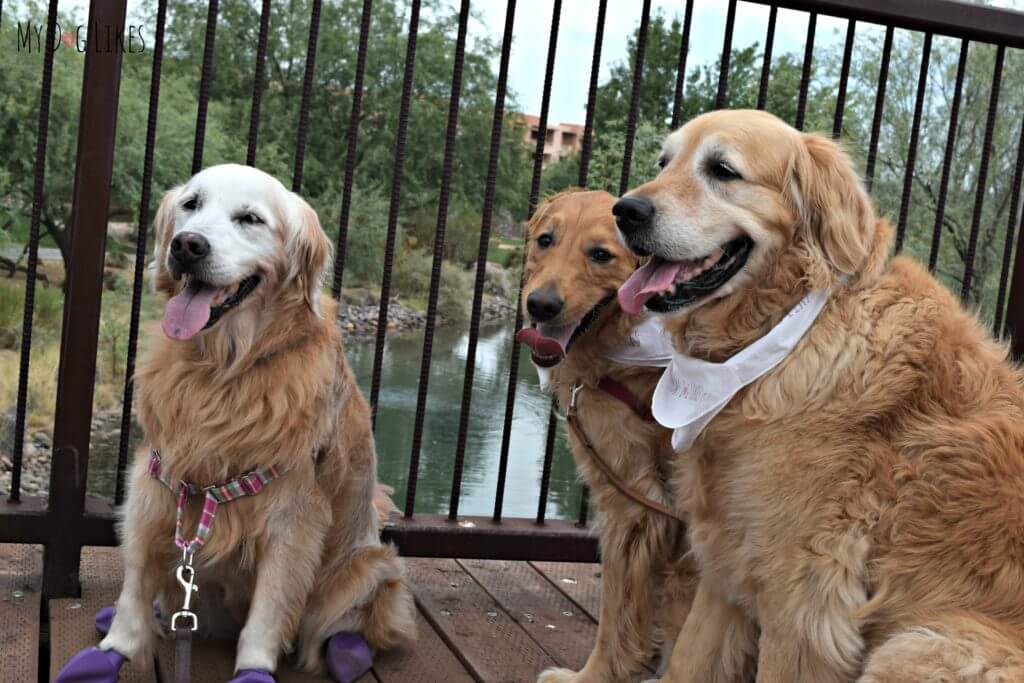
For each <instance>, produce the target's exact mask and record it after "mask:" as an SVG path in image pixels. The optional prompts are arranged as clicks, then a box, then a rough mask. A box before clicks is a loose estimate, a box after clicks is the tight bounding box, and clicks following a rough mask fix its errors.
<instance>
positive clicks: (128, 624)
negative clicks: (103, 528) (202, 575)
mask: <svg viewBox="0 0 1024 683" xmlns="http://www.w3.org/2000/svg"><path fill="white" fill-rule="evenodd" d="M138 469H139V468H138V467H137V468H136V470H138ZM160 486H161V485H160V484H157V483H154V482H153V481H152V480H150V479H149V475H148V474H146V473H145V471H144V468H143V471H142V473H141V475H139V474H138V473H137V474H136V476H135V477H134V481H133V482H132V486H131V489H130V490H129V492H128V500H127V502H126V503H125V508H124V513H123V514H124V519H123V522H122V524H123V526H122V531H121V535H122V539H121V556H122V558H123V561H124V583H123V585H122V587H121V595H120V596H119V597H118V598H117V605H116V608H115V612H114V620H113V623H111V625H110V631H109V632H108V633H107V636H106V637H105V638H104V639H103V640H102V641H101V642H100V645H99V647H100V649H101V650H116V651H117V652H120V653H121V654H122V655H124V656H125V657H127V658H128V659H135V658H136V657H140V656H141V657H148V656H149V654H150V652H151V651H152V646H153V640H154V636H155V635H156V634H157V633H159V631H160V626H159V624H158V623H157V621H156V618H155V617H154V616H153V599H154V598H155V597H156V591H157V586H158V584H159V581H160V576H161V566H160V559H159V557H160V555H159V553H158V552H157V551H156V547H155V546H154V544H159V543H172V542H173V536H172V534H173V528H174V527H173V519H174V511H173V508H172V507H171V506H170V504H169V501H170V499H171V496H170V495H169V494H168V493H167V491H166V490H163V489H161V488H159V487H160Z"/></svg>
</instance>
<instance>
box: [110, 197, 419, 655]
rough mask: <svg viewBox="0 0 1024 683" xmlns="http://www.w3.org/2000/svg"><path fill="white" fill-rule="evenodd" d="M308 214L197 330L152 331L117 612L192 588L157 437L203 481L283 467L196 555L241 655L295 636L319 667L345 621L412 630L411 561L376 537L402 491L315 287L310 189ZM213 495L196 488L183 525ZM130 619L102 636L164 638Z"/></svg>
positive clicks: (172, 472) (218, 627)
mask: <svg viewBox="0 0 1024 683" xmlns="http://www.w3.org/2000/svg"><path fill="white" fill-rule="evenodd" d="M175 196H176V190H172V191H171V192H170V193H169V194H168V196H167V197H166V198H165V199H164V201H163V203H162V205H161V208H160V210H159V212H158V215H157V219H156V226H155V232H156V239H157V247H156V267H157V271H156V280H155V282H156V287H157V288H158V290H160V291H161V292H163V293H165V294H168V295H172V294H175V293H177V291H178V289H179V288H180V284H179V283H178V282H175V281H174V279H173V278H171V276H170V274H169V272H168V271H167V268H166V266H165V264H164V261H165V260H166V254H167V249H168V244H169V241H170V234H171V230H172V225H171V223H172V221H173V219H172V216H173V210H174V201H175ZM296 200H297V201H301V200H298V199H297V198H296ZM301 215H302V221H303V224H302V225H301V226H297V229H296V230H294V231H293V232H292V233H291V234H286V233H285V232H284V231H282V232H281V234H280V235H279V237H280V250H279V253H278V254H277V256H276V257H275V258H274V262H273V265H272V266H271V267H269V268H267V269H266V270H265V272H263V273H262V276H263V281H262V283H261V284H260V286H259V287H257V289H256V290H255V292H254V293H253V294H252V295H251V296H250V297H249V299H248V300H247V301H246V302H245V303H244V304H243V305H242V306H240V307H239V308H237V309H235V310H233V311H231V312H229V313H227V314H226V315H225V316H224V317H223V318H222V319H221V320H220V321H219V322H218V323H217V324H216V325H215V326H214V327H213V328H211V329H210V330H208V331H206V332H204V333H201V334H200V335H198V336H197V337H196V338H195V339H193V340H191V341H189V342H181V341H174V340H171V339H169V338H166V337H165V336H164V335H163V334H160V333H156V334H153V335H150V336H149V338H148V340H147V344H146V347H147V348H146V351H145V355H144V356H143V358H142V360H141V363H140V366H139V370H138V374H137V376H136V388H137V397H138V404H137V415H138V419H139V422H140V424H141V425H142V427H143V430H144V431H145V435H146V442H147V449H144V450H141V451H140V452H139V453H138V454H137V456H136V458H135V463H134V466H133V469H132V474H131V482H130V489H129V494H128V499H127V504H126V506H125V510H124V513H123V523H122V525H121V537H122V547H123V555H124V560H125V577H126V578H125V586H124V592H123V593H122V596H121V598H120V599H119V601H118V614H117V617H118V618H120V617H122V611H124V612H126V616H125V617H124V618H125V619H129V620H135V621H139V620H140V617H139V615H137V614H136V612H137V611H138V610H137V606H138V604H139V603H140V602H141V604H144V605H147V606H148V605H149V603H150V602H151V601H152V600H153V598H154V596H157V597H158V598H159V601H160V604H161V608H162V611H163V614H165V615H166V614H170V613H171V612H172V611H174V610H176V609H177V608H178V606H179V605H180V604H181V599H182V591H181V590H180V587H179V586H178V584H177V582H176V580H175V578H174V572H173V569H174V567H175V566H176V564H177V563H178V562H179V561H180V559H181V552H180V551H179V550H178V549H177V548H176V547H175V546H174V543H173V539H174V523H175V500H174V496H173V495H172V494H171V493H170V492H169V491H168V489H167V488H166V487H165V486H164V485H163V484H162V483H160V482H159V481H157V480H156V479H153V478H152V477H151V476H150V475H149V474H148V473H147V462H148V453H149V451H148V447H149V446H152V447H153V448H156V449H158V450H159V452H160V454H161V456H162V459H163V465H164V467H165V471H166V473H167V474H168V475H169V476H170V478H171V479H172V480H173V481H178V480H185V481H189V482H195V483H199V484H201V485H206V484H212V483H215V482H223V481H225V480H227V479H230V478H231V477H234V476H237V475H239V474H241V473H243V472H247V471H251V470H254V469H256V468H262V467H268V466H270V465H275V466H277V467H278V468H280V469H283V470H284V471H285V473H284V474H283V475H282V476H281V477H280V478H279V479H277V480H275V481H273V482H271V483H270V484H269V485H268V486H267V487H266V488H265V489H264V490H263V491H262V492H261V493H260V494H259V495H256V496H251V497H245V498H241V499H238V500H236V501H232V502H229V503H226V504H222V505H221V506H220V507H219V509H218V510H217V514H216V518H215V523H214V524H213V529H212V533H211V535H210V537H209V541H208V542H207V543H206V545H205V546H204V547H203V548H202V549H201V550H200V551H199V552H198V554H197V556H196V563H197V572H196V583H197V584H198V585H200V586H201V590H200V592H199V593H198V595H197V598H198V608H197V609H196V611H197V613H198V614H199V620H200V624H201V627H202V632H203V634H217V635H228V636H236V635H238V636H239V660H238V662H237V664H238V667H239V668H270V669H271V670H272V669H273V665H275V664H276V661H277V656H278V655H279V654H281V653H284V652H286V651H288V650H289V649H291V648H292V646H295V648H296V652H295V655H296V662H297V664H298V666H299V667H300V668H302V669H306V670H321V669H322V652H321V649H322V645H323V642H324V640H325V639H326V638H327V637H328V636H329V635H331V634H332V633H334V632H336V631H339V630H353V631H361V632H362V634H363V635H364V637H365V638H366V640H367V641H368V642H369V643H370V645H371V647H373V648H390V647H393V646H396V645H401V644H406V643H408V642H410V641H411V640H412V639H413V638H414V637H415V621H414V607H413V602H412V597H411V594H410V593H409V591H408V589H407V587H406V585H405V583H404V577H403V567H402V564H401V561H400V560H399V558H398V557H397V555H396V552H395V549H394V548H393V547H391V546H387V545H382V544H381V543H380V540H379V528H380V519H379V517H380V516H381V515H386V514H387V513H388V512H389V511H390V508H391V502H390V498H389V497H388V495H387V493H388V490H387V489H385V488H384V487H382V486H381V485H379V484H377V479H376V469H377V468H376V454H375V450H374V442H373V433H372V431H371V427H370V418H369V410H368V406H367V404H366V401H365V400H364V399H363V397H362V395H361V394H360V392H359V390H358V387H357V386H356V383H355V380H354V378H353V375H352V372H351V370H350V369H349V367H348V364H347V362H346V360H345V355H344V352H343V350H342V340H341V335H340V333H339V331H338V328H337V325H336V324H335V322H334V321H335V307H336V305H335V302H334V301H333V300H324V301H323V302H321V303H320V304H319V305H313V304H314V300H313V299H312V298H311V297H314V296H316V294H317V292H316V291H315V290H313V288H314V287H315V288H319V286H320V281H321V276H322V274H323V272H324V269H325V268H326V267H327V264H328V262H329V258H330V253H331V249H330V243H329V241H328V239H327V237H326V235H325V234H324V233H323V231H322V230H321V229H320V226H319V222H318V221H317V218H316V215H315V213H314V212H313V210H312V209H311V208H309V206H308V205H306V204H305V203H304V202H303V203H302V206H301ZM316 453H319V461H318V462H315V461H314V454H316ZM201 506H202V500H201V497H200V496H193V497H191V499H190V501H189V505H188V509H187V514H186V518H185V530H186V534H189V533H191V531H190V530H194V529H195V527H196V522H197V518H198V515H199V512H200V509H201ZM146 613H147V615H146V616H147V618H146V619H145V621H151V619H150V618H148V607H147V608H146ZM243 625H244V628H243ZM129 626H130V627H131V626H134V627H135V628H136V629H137V630H149V629H147V627H150V628H155V627H156V624H155V623H150V624H143V623H135V624H129ZM239 629H241V634H240V635H239ZM127 633H129V631H126V630H125V629H124V628H122V629H121V630H118V623H117V619H115V624H114V627H113V628H112V629H111V634H110V636H108V638H107V639H106V640H105V641H104V645H103V646H105V647H115V648H117V649H119V650H121V651H122V652H123V650H125V649H128V650H135V651H132V652H123V654H126V655H129V656H134V655H135V654H137V652H145V651H147V650H148V649H149V647H150V644H151V640H152V638H149V637H145V633H141V634H136V635H134V636H132V637H129V636H127V635H126V634H127ZM247 652H248V654H246V653H247ZM247 657H248V658H249V659H250V660H251V659H252V658H253V657H256V658H257V659H259V658H260V657H262V658H264V659H266V658H267V657H270V658H272V661H271V662H270V666H265V664H266V662H261V661H255V662H254V661H243V660H244V659H246V658H247Z"/></svg>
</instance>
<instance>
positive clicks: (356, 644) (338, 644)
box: [327, 631, 373, 683]
mask: <svg viewBox="0 0 1024 683" xmlns="http://www.w3.org/2000/svg"><path fill="white" fill-rule="evenodd" d="M372 666H373V653H372V652H370V646H369V644H367V642H366V641H365V640H363V637H362V636H361V635H359V634H358V633H352V632H351V631H341V632H340V633H335V634H334V635H333V636H331V637H330V638H328V639H327V670H328V671H329V672H331V677H332V678H333V679H334V680H335V681H337V683H353V681H356V680H358V679H359V677H360V676H362V675H363V674H365V673H366V672H367V671H369V670H370V667H372Z"/></svg>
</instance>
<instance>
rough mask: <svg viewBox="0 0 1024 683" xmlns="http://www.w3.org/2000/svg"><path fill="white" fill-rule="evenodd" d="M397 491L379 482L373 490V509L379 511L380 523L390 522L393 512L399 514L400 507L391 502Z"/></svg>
mask: <svg viewBox="0 0 1024 683" xmlns="http://www.w3.org/2000/svg"><path fill="white" fill-rule="evenodd" d="M394 492H395V490H394V489H393V488H391V487H390V486H388V485H387V484H381V483H380V482H377V484H376V485H375V486H374V489H373V509H374V510H376V511H377V519H378V520H380V523H381V524H383V523H384V522H386V521H388V518H389V517H391V513H392V512H398V506H396V505H395V501H393V500H391V494H392V493H394Z"/></svg>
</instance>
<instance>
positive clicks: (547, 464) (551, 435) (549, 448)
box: [537, 403, 558, 524]
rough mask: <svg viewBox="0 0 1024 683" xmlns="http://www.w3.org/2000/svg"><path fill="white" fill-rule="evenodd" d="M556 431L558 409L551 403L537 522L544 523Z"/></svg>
mask: <svg viewBox="0 0 1024 683" xmlns="http://www.w3.org/2000/svg"><path fill="white" fill-rule="evenodd" d="M557 431H558V411H557V410H556V407H555V404H554V403H552V404H551V410H550V411H548V437H547V440H546V441H545V443H544V465H543V466H542V467H541V469H540V473H541V474H540V496H539V497H538V498H537V524H543V523H544V517H545V513H546V512H547V507H548V491H549V490H550V488H551V465H552V463H553V462H554V459H555V434H556V433H557Z"/></svg>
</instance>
